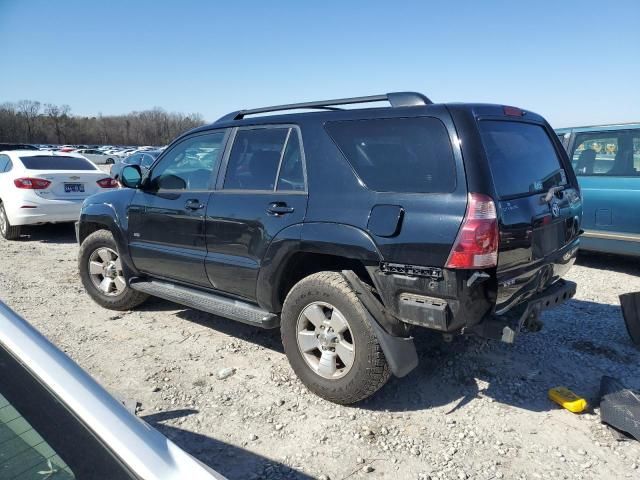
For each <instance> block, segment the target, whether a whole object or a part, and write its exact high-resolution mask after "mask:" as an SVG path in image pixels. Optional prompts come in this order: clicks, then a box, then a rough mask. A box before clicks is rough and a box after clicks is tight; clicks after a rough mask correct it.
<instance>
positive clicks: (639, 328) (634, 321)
mask: <svg viewBox="0 0 640 480" xmlns="http://www.w3.org/2000/svg"><path fill="white" fill-rule="evenodd" d="M620 305H621V306H622V316H623V318H624V323H625V324H626V325H627V332H629V336H630V337H631V341H632V342H633V343H635V344H636V345H640V292H635V293H625V294H623V295H620Z"/></svg>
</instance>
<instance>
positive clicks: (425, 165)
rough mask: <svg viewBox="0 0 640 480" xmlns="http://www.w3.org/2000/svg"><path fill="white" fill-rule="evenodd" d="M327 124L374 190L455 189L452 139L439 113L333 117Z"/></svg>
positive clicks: (416, 191) (329, 130) (436, 190)
mask: <svg viewBox="0 0 640 480" xmlns="http://www.w3.org/2000/svg"><path fill="white" fill-rule="evenodd" d="M326 129H327V131H328V132H329V135H331V137H332V138H333V140H334V141H335V143H336V145H337V146H338V148H340V151H341V152H342V153H343V155H344V156H345V157H346V158H347V160H348V161H349V163H350V164H351V165H352V166H353V168H354V170H355V171H356V173H357V174H358V176H359V177H360V178H361V179H362V181H363V182H364V183H365V184H366V185H367V187H368V188H370V189H371V190H375V191H378V192H398V193H445V192H452V191H453V190H455V188H456V170H455V161H454V157H453V150H452V148H451V142H450V141H449V135H448V133H447V129H446V128H445V126H444V125H443V124H442V122H441V121H440V120H438V119H436V118H429V117H418V118H388V119H373V120H351V121H343V122H329V123H327V124H326Z"/></svg>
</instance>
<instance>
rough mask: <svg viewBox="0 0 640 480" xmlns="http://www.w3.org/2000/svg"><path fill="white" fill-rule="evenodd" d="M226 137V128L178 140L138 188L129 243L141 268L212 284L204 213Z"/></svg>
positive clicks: (180, 279) (133, 202)
mask: <svg viewBox="0 0 640 480" xmlns="http://www.w3.org/2000/svg"><path fill="white" fill-rule="evenodd" d="M225 139H226V132H225V131H214V132H208V133H204V134H199V135H195V136H191V137H188V138H186V139H184V140H182V141H181V142H179V143H177V144H175V145H173V146H172V147H170V150H169V151H167V152H166V153H165V154H163V155H162V158H161V159H160V160H159V161H158V163H157V164H156V165H155V167H154V168H153V170H152V171H151V172H150V173H149V179H148V181H147V182H146V186H145V187H144V188H143V189H140V190H138V191H137V192H136V194H135V196H134V198H133V200H132V202H131V205H130V207H129V236H130V237H129V244H130V250H131V257H132V260H133V263H134V265H135V266H136V268H137V269H138V270H140V271H142V272H144V273H147V274H150V275H152V276H156V277H161V278H168V279H172V280H178V281H180V282H184V283H189V284H193V285H200V286H210V285H209V280H208V279H207V275H206V273H205V267H204V258H205V256H206V253H207V245H206V240H205V224H204V216H205V212H206V209H207V204H208V202H209V197H210V195H211V191H212V187H213V185H214V183H215V176H216V174H217V172H218V168H219V165H220V159H221V158H222V152H223V150H224V145H225Z"/></svg>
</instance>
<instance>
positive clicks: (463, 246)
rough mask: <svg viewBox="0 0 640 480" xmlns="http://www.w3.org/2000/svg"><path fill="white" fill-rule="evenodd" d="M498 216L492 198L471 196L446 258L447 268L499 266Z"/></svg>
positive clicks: (475, 194)
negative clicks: (454, 240)
mask: <svg viewBox="0 0 640 480" xmlns="http://www.w3.org/2000/svg"><path fill="white" fill-rule="evenodd" d="M498 241H499V233H498V217H497V215H496V206H495V204H494V203H493V200H492V199H491V197H488V196H487V195H482V194H480V193H470V194H469V203H468V204H467V212H466V213H465V216H464V220H463V221H462V226H461V227H460V231H459V232H458V236H457V237H456V242H455V243H454V245H453V248H452V249H451V253H450V254H449V258H448V259H447V268H490V267H495V266H496V265H497V264H498Z"/></svg>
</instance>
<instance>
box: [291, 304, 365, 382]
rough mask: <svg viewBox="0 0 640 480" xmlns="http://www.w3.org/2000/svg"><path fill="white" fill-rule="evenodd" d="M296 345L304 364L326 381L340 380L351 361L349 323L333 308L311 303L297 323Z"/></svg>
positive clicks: (352, 343)
mask: <svg viewBox="0 0 640 480" xmlns="http://www.w3.org/2000/svg"><path fill="white" fill-rule="evenodd" d="M296 331H297V344H298V349H299V350H300V353H301V354H302V357H303V358H304V360H305V362H306V363H307V365H308V366H309V367H310V368H311V369H312V370H313V371H314V372H315V373H317V374H318V375H320V376H321V377H323V378H327V379H330V380H336V379H338V378H342V377H344V376H345V375H346V374H347V373H349V371H350V370H351V367H353V363H354V361H355V354H356V349H355V344H354V341H353V335H352V332H351V328H350V326H349V322H348V321H347V319H346V317H345V316H344V315H343V314H342V313H341V312H340V311H339V310H338V309H337V308H335V307H334V306H333V305H330V304H328V303H325V302H313V303H310V304H309V305H307V306H306V307H305V308H303V309H302V312H301V313H300V315H299V316H298V321H297V328H296Z"/></svg>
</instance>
